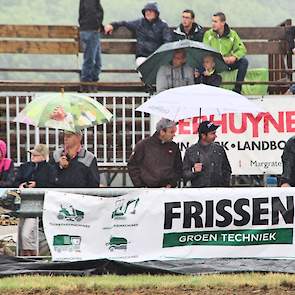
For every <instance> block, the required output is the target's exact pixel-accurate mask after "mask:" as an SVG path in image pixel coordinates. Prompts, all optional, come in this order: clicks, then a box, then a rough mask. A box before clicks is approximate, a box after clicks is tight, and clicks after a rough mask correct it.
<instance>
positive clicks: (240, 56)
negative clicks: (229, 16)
mask: <svg viewBox="0 0 295 295" xmlns="http://www.w3.org/2000/svg"><path fill="white" fill-rule="evenodd" d="M203 42H204V43H205V44H207V45H209V46H211V47H213V48H215V49H217V50H218V51H219V52H220V53H221V54H222V56H223V59H224V62H225V63H226V64H227V66H228V70H230V71H233V70H236V69H237V70H238V74H237V82H243V81H244V79H245V76H246V73H247V69H248V60H247V59H246V58H245V55H246V53H247V50H246V47H245V45H244V43H243V42H242V41H241V39H240V37H239V35H238V34H237V32H236V31H234V30H233V29H231V28H230V27H229V26H228V24H227V23H226V17H225V14H224V13H223V12H218V13H215V14H214V15H213V17H212V29H210V30H209V31H207V32H206V33H205V35H204V39H203ZM241 89H242V84H241V83H236V84H235V87H234V89H233V91H235V92H237V93H241Z"/></svg>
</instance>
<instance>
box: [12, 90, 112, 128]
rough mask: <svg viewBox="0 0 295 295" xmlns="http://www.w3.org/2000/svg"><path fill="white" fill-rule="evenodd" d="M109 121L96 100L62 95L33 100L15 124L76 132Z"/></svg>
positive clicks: (50, 95) (110, 115) (80, 95)
mask: <svg viewBox="0 0 295 295" xmlns="http://www.w3.org/2000/svg"><path fill="white" fill-rule="evenodd" d="M111 118H112V114H111V112H109V111H108V110H107V109H106V108H105V107H104V106H103V105H101V104H100V103H99V102H97V101H96V100H94V99H92V98H90V97H88V96H85V95H82V94H68V93H63V92H62V93H55V94H52V93H50V94H46V95H42V96H39V97H37V98H35V99H33V100H32V101H31V102H30V103H29V104H28V105H27V106H26V107H25V108H24V109H23V110H22V111H21V112H20V113H19V115H18V116H17V117H16V118H15V121H16V122H20V123H25V124H30V125H34V126H36V127H49V128H56V129H62V130H66V131H71V132H75V131H79V130H81V129H83V128H87V127H91V126H94V125H99V124H102V123H106V122H108V121H110V119H111Z"/></svg>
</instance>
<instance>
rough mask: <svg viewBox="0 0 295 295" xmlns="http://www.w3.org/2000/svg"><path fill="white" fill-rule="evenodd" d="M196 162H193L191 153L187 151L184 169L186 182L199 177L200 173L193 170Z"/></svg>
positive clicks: (183, 173)
mask: <svg viewBox="0 0 295 295" xmlns="http://www.w3.org/2000/svg"><path fill="white" fill-rule="evenodd" d="M194 164H195V163H192V161H191V158H190V154H189V153H187V152H186V153H185V155H184V159H183V169H182V176H183V180H184V182H185V183H186V182H187V181H190V180H192V179H195V178H197V177H198V174H197V173H195V172H193V166H194Z"/></svg>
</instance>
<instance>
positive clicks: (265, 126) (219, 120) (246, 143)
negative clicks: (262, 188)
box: [152, 95, 295, 175]
mask: <svg viewBox="0 0 295 295" xmlns="http://www.w3.org/2000/svg"><path fill="white" fill-rule="evenodd" d="M252 101H253V102H255V103H257V104H259V105H261V106H262V108H263V109H264V110H265V111H266V112H267V114H266V115H264V114H258V115H253V114H246V113H244V114H224V115H219V116H217V115H215V116H214V115H213V116H203V117H202V121H204V120H210V121H213V122H214V123H215V124H218V125H221V127H220V128H219V129H218V131H217V139H216V142H219V143H220V144H221V145H223V147H224V148H225V150H226V153H227V156H228V158H229V161H230V164H231V167H232V170H233V174H235V175H256V174H264V173H265V174H281V173H282V162H281V155H282V153H283V149H284V147H285V143H286V141H287V140H288V139H289V138H290V137H291V136H293V135H294V134H295V97H294V96H282V95H278V96H275V95H271V96H266V97H260V98H256V99H253V100H252ZM158 119H159V118H156V117H154V118H152V126H153V125H155V123H156V121H157V120H158ZM198 126H199V118H198V117H196V118H193V119H187V120H183V121H180V122H179V125H178V131H177V135H176V136H175V138H174V141H175V142H177V143H179V147H180V149H181V152H182V155H183V156H184V153H185V150H186V148H187V147H189V146H191V145H192V144H194V143H196V142H197V141H198V134H197V130H198Z"/></svg>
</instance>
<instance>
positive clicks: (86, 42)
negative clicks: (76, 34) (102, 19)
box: [80, 31, 101, 82]
mask: <svg viewBox="0 0 295 295" xmlns="http://www.w3.org/2000/svg"><path fill="white" fill-rule="evenodd" d="M80 40H81V43H82V48H83V52H84V55H83V66H82V72H81V81H83V82H97V81H98V80H99V74H100V71H101V46H100V33H99V32H97V31H81V32H80Z"/></svg>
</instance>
